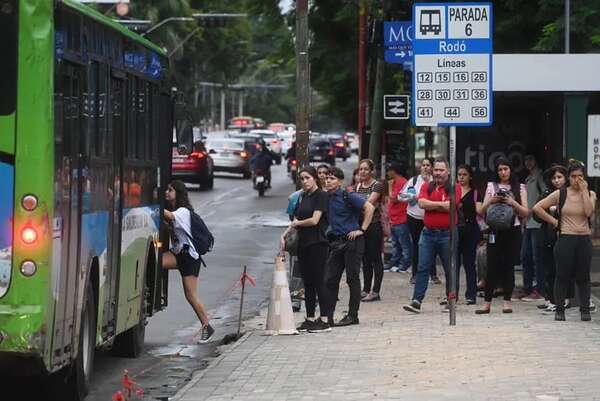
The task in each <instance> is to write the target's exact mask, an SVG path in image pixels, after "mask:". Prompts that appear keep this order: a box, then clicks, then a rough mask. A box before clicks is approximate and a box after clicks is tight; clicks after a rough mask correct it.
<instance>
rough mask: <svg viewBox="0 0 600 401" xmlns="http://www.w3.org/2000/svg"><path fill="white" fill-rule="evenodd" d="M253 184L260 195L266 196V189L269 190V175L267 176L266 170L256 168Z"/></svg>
mask: <svg viewBox="0 0 600 401" xmlns="http://www.w3.org/2000/svg"><path fill="white" fill-rule="evenodd" d="M252 184H253V186H254V189H256V190H257V191H258V196H259V197H263V196H265V191H266V190H267V186H268V183H267V177H266V176H265V173H264V171H262V170H254V173H253V175H252Z"/></svg>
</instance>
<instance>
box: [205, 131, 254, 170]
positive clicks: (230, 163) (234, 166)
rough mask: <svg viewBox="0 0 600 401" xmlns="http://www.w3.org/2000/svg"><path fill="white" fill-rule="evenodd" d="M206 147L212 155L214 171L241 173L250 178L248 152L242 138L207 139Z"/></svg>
mask: <svg viewBox="0 0 600 401" xmlns="http://www.w3.org/2000/svg"><path fill="white" fill-rule="evenodd" d="M206 148H207V149H208V152H209V153H210V155H211V156H212V159H213V162H214V170H215V171H225V172H228V173H238V174H242V175H243V176H244V178H250V176H251V175H252V174H251V171H250V157H251V156H252V155H251V154H250V152H249V151H248V150H247V149H246V148H245V141H244V140H243V139H235V138H215V139H210V138H209V139H208V140H207V142H206Z"/></svg>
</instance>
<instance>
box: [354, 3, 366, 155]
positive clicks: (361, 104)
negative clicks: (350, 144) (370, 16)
mask: <svg viewBox="0 0 600 401" xmlns="http://www.w3.org/2000/svg"><path fill="white" fill-rule="evenodd" d="M366 25H367V8H366V7H365V0H360V5H359V10H358V127H357V133H356V134H357V135H358V153H359V155H361V154H362V152H361V150H362V148H363V140H364V132H365V125H366V121H365V120H366V113H367V110H366V108H367V82H366V80H367V71H366V65H365V64H366V60H365V35H366Z"/></svg>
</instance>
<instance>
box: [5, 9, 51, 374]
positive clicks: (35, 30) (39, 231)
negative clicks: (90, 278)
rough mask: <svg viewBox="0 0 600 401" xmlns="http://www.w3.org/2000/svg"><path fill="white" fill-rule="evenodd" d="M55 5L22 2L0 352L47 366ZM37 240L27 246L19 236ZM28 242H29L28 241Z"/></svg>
mask: <svg viewBox="0 0 600 401" xmlns="http://www.w3.org/2000/svg"><path fill="white" fill-rule="evenodd" d="M52 14H53V2H51V1H43V2H40V1H35V0H23V1H21V2H20V4H19V50H18V84H17V104H16V116H17V118H16V133H17V134H16V137H15V187H14V205H15V213H14V224H13V238H14V242H13V258H12V277H11V283H10V288H9V289H8V292H7V293H6V295H5V296H4V297H3V298H2V300H1V301H0V310H1V311H2V313H0V327H1V329H2V331H3V332H4V333H5V334H7V339H6V340H5V341H3V342H2V344H0V350H1V351H9V352H17V353H24V354H29V355H33V356H37V357H39V358H42V359H43V360H44V362H45V364H46V366H48V365H49V363H50V358H51V350H50V346H49V345H50V344H49V342H50V339H51V336H46V334H47V331H48V330H51V329H52V328H51V327H48V320H47V317H48V316H49V315H51V314H52V305H49V297H50V292H49V282H50V258H51V250H50V244H51V229H50V222H51V221H52V204H53V197H52V171H53V162H54V160H53V153H52V151H51V150H52V140H51V138H52V130H53V113H52V110H53V101H52V94H53V80H52V76H53V62H52V61H53V52H54V41H53V39H54V36H53V35H54V31H53V25H52ZM27 194H34V195H35V196H36V197H37V198H38V206H37V208H36V209H35V210H33V211H26V210H25V209H23V208H22V207H21V206H20V205H21V200H22V199H23V197H24V196H25V195H27ZM26 228H32V229H33V230H35V232H36V237H35V239H34V241H33V242H32V243H29V244H28V243H25V242H24V240H23V238H22V233H23V230H25V229H26ZM30 238H31V237H30ZM26 260H30V261H33V262H34V263H35V264H36V267H37V270H36V272H35V274H34V275H33V276H31V277H25V276H24V275H23V274H22V273H21V272H20V266H21V265H22V263H23V262H25V261H26Z"/></svg>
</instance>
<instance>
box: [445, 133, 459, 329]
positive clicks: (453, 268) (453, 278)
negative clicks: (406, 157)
mask: <svg viewBox="0 0 600 401" xmlns="http://www.w3.org/2000/svg"><path fill="white" fill-rule="evenodd" d="M449 142H450V146H449V148H450V149H449V151H450V177H449V180H450V249H449V254H450V261H449V262H450V277H449V279H450V293H449V294H448V305H449V307H450V326H456V295H457V294H456V291H455V290H456V282H457V280H458V266H457V265H456V248H457V247H456V245H457V241H458V238H457V237H458V235H457V231H456V126H454V125H452V126H450V141H449ZM446 279H448V277H447V278H446Z"/></svg>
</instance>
